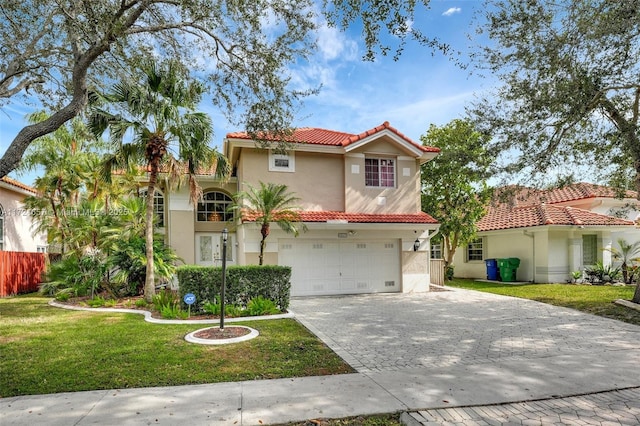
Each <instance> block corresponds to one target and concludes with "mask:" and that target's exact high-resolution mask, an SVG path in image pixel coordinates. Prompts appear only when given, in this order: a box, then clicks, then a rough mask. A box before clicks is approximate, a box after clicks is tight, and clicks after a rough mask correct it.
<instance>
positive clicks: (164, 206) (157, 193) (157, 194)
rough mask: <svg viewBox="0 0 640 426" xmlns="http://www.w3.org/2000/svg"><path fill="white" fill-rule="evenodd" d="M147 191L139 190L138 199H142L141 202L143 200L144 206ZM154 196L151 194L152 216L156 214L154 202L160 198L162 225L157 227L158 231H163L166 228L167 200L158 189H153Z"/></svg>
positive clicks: (145, 189)
mask: <svg viewBox="0 0 640 426" xmlns="http://www.w3.org/2000/svg"><path fill="white" fill-rule="evenodd" d="M147 191H148V188H141V189H140V197H142V199H143V200H145V205H146V198H147ZM154 191H155V192H154V194H153V214H155V215H157V214H158V211H157V210H158V209H157V207H158V203H156V200H157V199H159V198H162V224H160V225H158V228H159V229H164V228H165V227H166V226H167V199H166V197H165V196H164V192H162V191H161V190H160V189H158V188H154Z"/></svg>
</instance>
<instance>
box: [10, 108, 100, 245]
mask: <svg viewBox="0 0 640 426" xmlns="http://www.w3.org/2000/svg"><path fill="white" fill-rule="evenodd" d="M47 117H48V115H47V114H46V113H45V112H37V113H33V114H30V115H29V116H28V120H29V122H30V123H38V122H40V121H43V120H45V119H46V118H47ZM99 149H100V145H99V144H98V143H97V142H96V141H95V139H94V138H93V136H92V135H91V133H90V132H89V130H88V129H87V128H86V126H85V125H84V123H83V122H82V121H81V120H80V119H78V118H76V119H74V120H72V121H71V122H70V123H69V124H68V125H66V126H62V127H60V128H58V129H57V130H56V131H55V132H53V133H51V134H49V135H46V136H43V137H41V138H39V139H37V140H36V141H35V142H34V143H33V144H32V145H31V146H30V147H29V151H27V153H26V155H25V156H24V157H23V159H22V162H21V164H20V168H19V172H24V171H34V170H37V169H39V168H42V169H44V173H43V175H42V176H40V177H38V178H36V180H35V188H36V189H37V190H38V195H37V196H32V197H27V199H26V200H25V204H26V206H27V208H29V209H32V210H35V211H40V212H47V214H46V215H45V214H38V215H36V216H34V219H35V222H36V228H35V229H34V231H35V232H45V233H46V234H47V238H48V239H49V242H51V243H54V244H56V245H59V246H60V250H61V251H62V252H63V253H64V251H65V246H66V244H67V240H68V238H69V237H70V236H71V235H70V231H69V223H68V222H69V218H68V213H69V212H70V211H73V210H74V209H76V208H77V207H78V205H79V204H80V202H81V198H82V189H83V187H84V185H85V175H86V173H87V171H88V170H89V169H90V167H89V163H90V162H91V161H92V160H95V159H97V158H98V154H97V153H96V152H95V151H96V150H99ZM49 213H50V214H51V217H49Z"/></svg>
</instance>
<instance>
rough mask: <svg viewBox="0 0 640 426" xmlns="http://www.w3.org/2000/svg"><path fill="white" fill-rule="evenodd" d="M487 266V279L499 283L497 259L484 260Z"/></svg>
mask: <svg viewBox="0 0 640 426" xmlns="http://www.w3.org/2000/svg"><path fill="white" fill-rule="evenodd" d="M484 263H485V265H487V279H488V280H491V281H500V271H499V270H498V260H497V259H485V261H484Z"/></svg>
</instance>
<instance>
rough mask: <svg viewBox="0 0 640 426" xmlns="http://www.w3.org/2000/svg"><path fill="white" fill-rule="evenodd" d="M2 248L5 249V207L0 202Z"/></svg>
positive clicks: (0, 242) (0, 239) (0, 246)
mask: <svg viewBox="0 0 640 426" xmlns="http://www.w3.org/2000/svg"><path fill="white" fill-rule="evenodd" d="M0 250H4V209H3V208H2V204H0Z"/></svg>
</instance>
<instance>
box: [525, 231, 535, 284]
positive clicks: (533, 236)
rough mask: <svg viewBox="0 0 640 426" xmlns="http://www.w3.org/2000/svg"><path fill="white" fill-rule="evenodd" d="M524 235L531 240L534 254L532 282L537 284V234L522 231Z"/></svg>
mask: <svg viewBox="0 0 640 426" xmlns="http://www.w3.org/2000/svg"><path fill="white" fill-rule="evenodd" d="M522 234H523V235H525V236H527V237H529V238H531V244H532V254H533V256H532V257H533V265H531V275H532V277H531V282H532V283H535V282H536V236H535V234H532V233H529V232H528V231H522Z"/></svg>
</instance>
